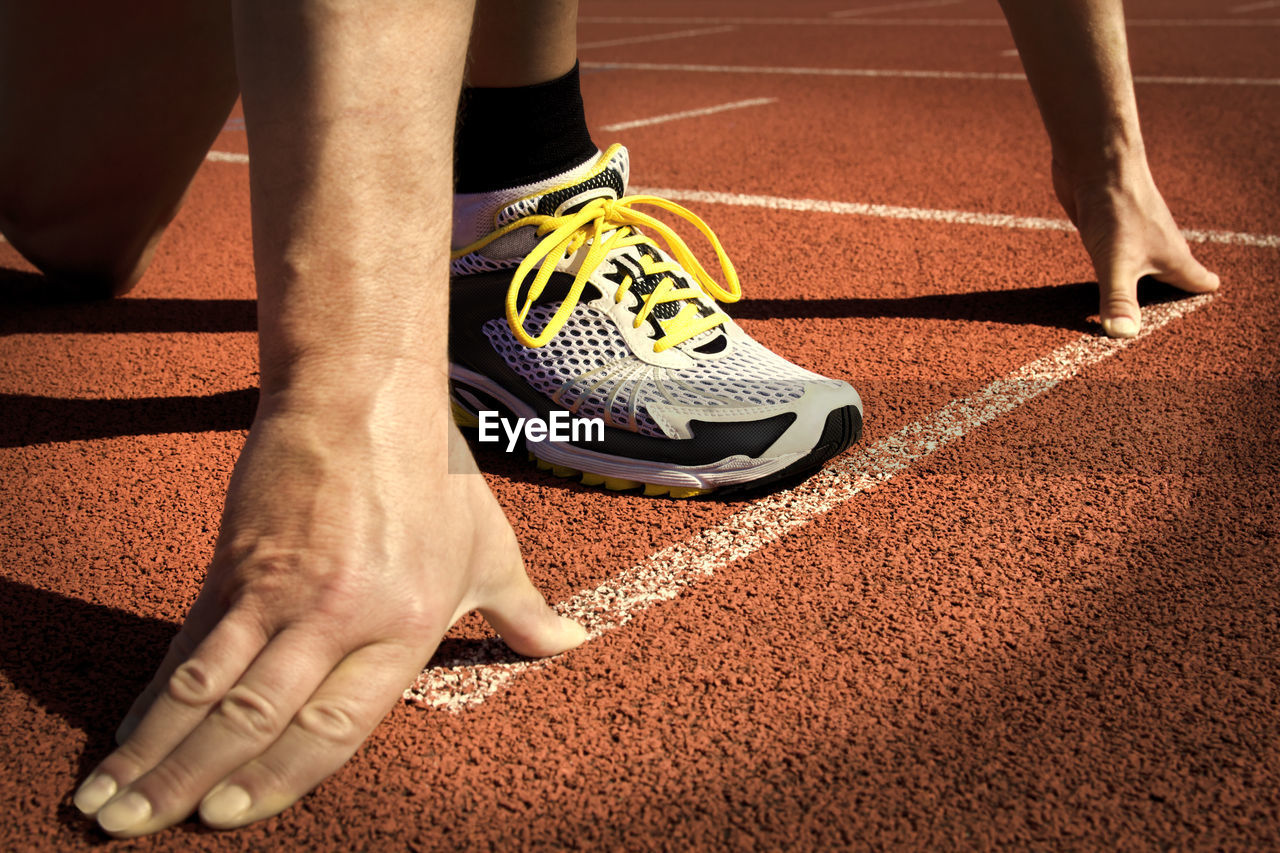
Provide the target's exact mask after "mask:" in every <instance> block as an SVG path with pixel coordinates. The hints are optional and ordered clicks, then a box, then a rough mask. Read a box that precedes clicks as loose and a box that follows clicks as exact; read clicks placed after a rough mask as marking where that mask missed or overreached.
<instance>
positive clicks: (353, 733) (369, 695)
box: [75, 410, 586, 836]
mask: <svg viewBox="0 0 1280 853" xmlns="http://www.w3.org/2000/svg"><path fill="white" fill-rule="evenodd" d="M378 414H379V421H380V422H381V421H388V422H390V423H391V424H393V426H392V427H391V428H386V427H376V426H373V425H372V421H373V419H372V418H355V419H354V420H352V421H345V422H344V421H342V419H340V418H336V419H335V418H332V416H330V417H329V418H327V419H322V418H317V417H312V416H309V415H299V414H291V413H284V412H281V413H277V414H273V415H266V416H262V415H260V416H259V419H258V421H257V422H256V423H255V425H254V427H253V429H252V431H251V433H250V436H249V439H248V442H247V444H246V446H245V450H244V453H243V455H242V456H241V459H240V461H239V463H238V464H237V466H236V471H235V474H234V476H233V477H232V482H231V487H230V490H229V492H228V499H227V509H226V513H225V515H224V518H223V526H222V531H221V534H220V537H219V542H218V547H217V549H216V551H215V554H214V559H213V563H212V565H211V567H210V570H209V574H208V577H207V579H206V581H205V584H204V587H203V589H202V590H201V592H200V595H199V597H198V599H197V600H196V603H195V605H194V606H193V608H192V610H191V612H190V614H189V616H188V618H187V620H186V623H185V624H184V625H183V627H182V629H181V631H180V632H179V633H178V635H177V637H176V638H175V639H174V641H173V643H172V645H171V647H170V649H169V652H168V655H167V656H166V657H165V659H164V662H163V663H162V664H161V666H160V669H159V671H158V672H157V673H156V676H155V678H154V679H153V680H152V682H151V684H150V686H148V687H147V689H146V690H145V692H144V693H143V694H142V695H141V696H140V697H139V698H138V700H137V702H135V703H134V706H133V709H132V710H131V711H130V713H129V716H128V717H126V720H125V722H124V723H123V724H122V725H121V730H120V732H119V734H118V736H117V737H118V740H119V742H120V747H119V748H118V749H117V750H116V751H115V752H113V753H112V754H111V755H110V756H108V757H107V758H106V759H105V760H104V761H103V762H102V763H101V764H100V765H99V766H98V767H97V768H96V769H95V771H94V772H93V774H92V775H91V776H90V778H89V779H88V780H87V781H86V783H85V784H84V785H83V786H82V787H81V788H80V790H79V791H78V792H77V793H76V797H75V802H76V805H77V806H78V807H79V808H80V809H81V810H82V811H84V812H85V813H86V814H90V815H96V817H97V820H98V823H99V824H100V825H101V826H102V828H103V829H105V830H106V831H107V832H109V833H111V834H112V835H116V836H137V835H143V834H146V833H150V832H154V831H156V830H158V829H161V828H163V827H165V826H168V825H170V824H173V823H176V822H178V821H181V820H183V819H184V818H186V817H187V816H188V815H190V814H191V813H192V812H193V811H195V810H196V809H197V808H198V809H199V812H200V816H201V818H202V819H203V820H204V822H205V823H207V824H209V825H210V826H214V827H219V828H228V827H234V826H241V825H244V824H246V823H250V822H252V821H255V820H258V819H260V818H263V817H267V816H269V815H273V814H275V813H277V812H279V811H281V810H282V809H284V808H286V807H288V806H289V805H290V804H292V803H293V802H294V801H295V800H297V799H298V798H299V797H301V796H302V795H303V794H305V793H306V792H307V791H309V790H310V789H311V788H313V787H314V786H315V785H316V784H317V783H319V782H320V781H321V780H322V779H324V778H325V777H326V776H328V775H329V774H331V773H333V772H334V771H336V770H337V769H338V768H339V767H341V766H342V764H343V763H345V762H346V760H347V759H348V758H349V757H350V756H351V755H352V754H353V753H354V752H355V750H356V749H357V748H358V747H359V745H360V744H361V742H363V740H364V739H365V737H367V736H368V734H369V733H370V732H371V731H372V730H373V728H374V727H375V726H376V725H377V724H378V722H379V721H380V720H381V719H382V717H383V716H384V715H385V714H386V712H387V710H388V709H389V708H390V707H391V706H392V705H393V704H394V703H395V702H396V701H397V700H398V699H399V698H400V696H401V693H402V691H403V690H404V688H405V687H406V686H407V685H408V684H409V683H410V682H411V681H412V680H413V678H414V677H415V675H416V674H417V673H418V671H419V670H420V669H421V667H422V666H423V665H424V664H425V663H426V661H427V660H428V659H429V658H430V656H431V654H432V652H433V651H434V650H435V648H436V646H437V644H438V643H439V641H440V638H441V636H442V635H443V634H444V632H445V631H446V630H447V629H448V628H449V626H450V625H451V624H453V622H455V621H456V620H457V619H458V618H459V617H460V616H461V615H462V614H464V613H466V612H468V611H470V610H474V609H478V610H480V611H481V612H482V613H483V614H484V616H485V618H486V619H487V620H488V621H489V623H490V624H491V625H492V626H493V627H494V628H495V630H497V631H498V632H499V633H500V634H501V635H502V637H503V638H504V639H505V640H506V642H507V644H508V645H509V646H511V648H512V649H514V650H515V651H516V652H518V653H521V654H525V655H529V656H544V655H551V654H557V653H559V652H563V651H565V650H567V649H570V648H572V647H574V646H576V645H578V644H579V643H581V642H582V641H583V640H584V639H585V637H586V633H585V631H584V630H583V629H582V627H581V626H579V625H578V624H576V623H574V622H572V621H570V620H568V619H564V618H562V617H560V616H558V615H557V614H556V613H555V612H554V611H553V610H551V609H550V608H549V607H548V606H547V604H546V602H545V600H544V599H543V597H542V595H541V594H540V593H539V592H538V591H537V590H536V589H535V588H534V587H533V585H532V584H531V583H530V581H529V579H528V577H527V575H526V574H525V572H524V567H523V563H522V560H521V558H520V552H519V549H518V547H517V544H516V540H515V535H514V533H513V532H512V530H511V527H510V525H509V524H508V522H507V520H506V518H505V517H504V515H503V513H502V510H501V508H500V507H499V505H498V503H497V501H496V500H495V499H494V497H493V495H492V493H491V492H490V491H489V489H488V486H487V485H486V483H485V481H484V479H483V478H482V477H481V476H480V475H479V474H478V472H476V470H475V467H474V463H473V462H472V460H471V457H470V454H469V453H468V452H467V450H466V446H465V444H464V443H463V442H462V441H461V439H460V438H458V440H457V441H452V442H449V444H451V445H452V446H453V447H454V448H455V450H454V456H453V459H452V465H449V466H447V465H446V453H445V451H444V449H443V448H441V447H438V445H439V444H440V443H441V442H439V441H437V442H433V443H432V444H434V445H436V446H437V447H436V450H435V451H434V452H432V451H431V450H429V449H428V450H424V449H423V443H422V442H420V441H417V440H413V435H412V434H406V431H405V429H404V423H405V422H406V421H405V420H404V419H400V420H399V423H397V419H396V418H395V417H391V418H386V415H387V412H386V411H385V410H383V411H380V412H379V413H378ZM335 422H338V423H345V424H346V425H345V426H341V427H336V426H333V424H334V423H335ZM447 428H448V429H449V430H453V429H454V428H453V427H452V425H449V426H448V427H447ZM438 434H439V435H440V436H443V434H444V429H443V428H441V429H440V430H439V431H438ZM454 437H455V438H457V436H456V432H455V433H454ZM428 447H430V445H428ZM450 468H452V470H454V471H465V472H467V473H449V472H448V471H449V469H450Z"/></svg>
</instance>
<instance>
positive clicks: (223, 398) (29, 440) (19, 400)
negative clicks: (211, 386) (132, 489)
mask: <svg viewBox="0 0 1280 853" xmlns="http://www.w3.org/2000/svg"><path fill="white" fill-rule="evenodd" d="M257 406H258V389H257V388H244V389H241V390H239V391H224V392H222V393H219V394H209V395H208V396H191V397H140V398H136V399H126V400H95V399H67V398H62V397H41V396H37V395H31V394H0V411H3V412H4V413H5V416H4V418H3V419H0V447H28V446H30V445H34V444H48V443H50V442H55V441H85V440H89V439H95V438H118V437H120V436H126V435H159V434H162V433H173V432H230V431H233V430H245V429H248V428H249V425H250V424H251V423H253V413H254V412H255V411H256V410H257Z"/></svg>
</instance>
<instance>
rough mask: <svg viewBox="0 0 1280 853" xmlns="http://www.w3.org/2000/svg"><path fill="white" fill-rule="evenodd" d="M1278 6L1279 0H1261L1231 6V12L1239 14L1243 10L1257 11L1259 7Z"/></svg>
mask: <svg viewBox="0 0 1280 853" xmlns="http://www.w3.org/2000/svg"><path fill="white" fill-rule="evenodd" d="M1277 6H1280V0H1262V2H1261V3H1246V4H1245V5H1243V6H1233V7H1231V14H1233V15H1241V14H1244V13H1245V12H1257V11H1259V10H1260V9H1274V8H1276V7H1277Z"/></svg>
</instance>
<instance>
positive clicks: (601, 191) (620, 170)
mask: <svg viewBox="0 0 1280 853" xmlns="http://www.w3.org/2000/svg"><path fill="white" fill-rule="evenodd" d="M627 167H628V163H627V149H625V148H623V147H622V146H621V145H615V146H613V147H612V148H610V149H609V150H608V151H606V152H605V153H604V154H602V155H600V159H599V160H597V161H596V164H595V166H593V167H592V169H591V170H590V171H589V172H587V173H586V175H584V176H583V177H582V178H580V179H578V180H576V181H575V182H574V183H572V184H569V185H567V186H562V187H558V188H556V189H553V190H551V191H550V192H548V193H545V194H543V195H542V196H539V197H538V200H537V201H538V213H539V214H541V215H543V216H564V215H565V214H568V213H572V212H574V211H575V210H577V209H578V208H580V207H582V205H584V204H586V203H587V202H589V201H593V200H595V199H598V198H606V199H614V200H616V199H620V198H622V197H623V196H624V195H626V194H627V177H628V176H627V171H628V168H627Z"/></svg>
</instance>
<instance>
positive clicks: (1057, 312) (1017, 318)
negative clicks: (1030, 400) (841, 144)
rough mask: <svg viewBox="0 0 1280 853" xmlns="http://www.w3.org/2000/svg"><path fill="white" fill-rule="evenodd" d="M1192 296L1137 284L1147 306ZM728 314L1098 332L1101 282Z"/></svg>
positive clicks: (744, 307)
mask: <svg viewBox="0 0 1280 853" xmlns="http://www.w3.org/2000/svg"><path fill="white" fill-rule="evenodd" d="M1190 295H1191V294H1187V293H1184V292H1183V291H1181V290H1178V289H1177V288H1175V287H1171V286H1170V285H1167V284H1165V283H1163V282H1160V281H1156V280H1155V279H1153V278H1144V279H1142V280H1141V281H1140V282H1139V283H1138V301H1139V302H1141V303H1142V304H1143V305H1150V304H1156V303H1161V302H1173V301H1176V300H1178V299H1181V298H1183V297H1186V296H1190ZM729 313H730V314H732V315H733V317H734V318H735V319H738V320H773V319H786V318H806V319H807V318H813V317H828V318H837V319H848V318H857V319H882V318H889V319H902V318H914V319H921V320H967V321H972V322H988V323H1008V324H1012V325H1019V326H1049V327H1054V328H1061V329H1070V330H1071V331H1074V332H1090V331H1092V332H1099V331H1100V328H1101V327H1100V326H1099V325H1098V324H1097V323H1096V322H1093V321H1091V320H1089V319H1088V318H1089V317H1090V316H1091V315H1096V314H1097V313H1098V285H1097V283H1096V282H1091V281H1081V282H1075V283H1072V284H1055V285H1046V286H1043V287H1028V288H1024V289H1021V290H983V291H975V292H970V293H939V294H931V295H928V296H909V297H903V298H899V299H894V298H889V299H857V298H855V299H753V298H748V299H746V300H745V301H743V302H742V303H740V304H737V305H734V306H732V307H730V308H729Z"/></svg>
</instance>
